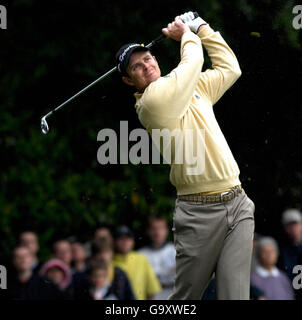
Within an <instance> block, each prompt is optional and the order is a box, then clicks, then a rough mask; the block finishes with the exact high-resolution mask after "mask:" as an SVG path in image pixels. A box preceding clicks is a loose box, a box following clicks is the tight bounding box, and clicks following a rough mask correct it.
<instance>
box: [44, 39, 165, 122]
mask: <svg viewBox="0 0 302 320" xmlns="http://www.w3.org/2000/svg"><path fill="white" fill-rule="evenodd" d="M165 38H166V37H165V36H164V35H163V34H161V35H160V36H159V37H157V38H156V39H154V40H153V41H151V42H150V43H149V44H148V45H146V47H147V48H151V47H152V46H154V45H155V44H157V43H158V42H160V41H162V40H164V39H165ZM116 70H117V67H114V68H112V69H110V70H109V71H107V72H106V73H105V74H103V75H102V76H100V77H99V78H98V79H96V80H94V81H93V82H91V83H90V84H89V85H88V86H86V87H85V88H83V89H82V90H81V91H79V92H78V93H76V94H75V95H73V96H72V97H70V98H69V99H68V100H66V101H64V102H63V103H61V104H60V105H59V106H57V107H56V108H55V109H53V110H52V111H50V112H49V113H47V114H46V115H45V118H47V117H48V116H50V115H51V114H53V113H54V112H56V111H58V110H59V109H61V108H62V107H64V106H65V105H66V104H67V103H69V102H70V101H72V100H74V99H75V98H76V97H78V96H79V95H81V94H82V93H84V92H85V91H86V90H88V89H89V88H91V87H92V86H94V85H95V84H96V83H98V82H99V81H101V80H103V79H104V78H106V77H107V76H109V75H110V74H111V73H113V72H114V71H116Z"/></svg>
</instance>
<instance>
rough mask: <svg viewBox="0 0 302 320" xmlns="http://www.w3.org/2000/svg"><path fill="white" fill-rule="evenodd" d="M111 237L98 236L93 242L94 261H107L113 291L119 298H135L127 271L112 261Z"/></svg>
mask: <svg viewBox="0 0 302 320" xmlns="http://www.w3.org/2000/svg"><path fill="white" fill-rule="evenodd" d="M112 245H113V244H112V242H111V240H110V239H107V238H98V239H95V240H94V241H93V243H92V247H91V248H92V252H91V253H92V255H91V260H92V262H100V261H105V262H106V263H107V265H108V276H109V281H110V282H111V283H112V292H113V293H114V294H115V295H116V296H117V298H118V299H119V300H135V299H136V298H135V295H134V293H133V290H132V287H131V284H130V281H129V279H128V277H127V275H126V273H125V272H124V271H123V270H122V269H120V268H119V267H116V266H114V265H113V263H112V258H113V254H114V252H113V247H112Z"/></svg>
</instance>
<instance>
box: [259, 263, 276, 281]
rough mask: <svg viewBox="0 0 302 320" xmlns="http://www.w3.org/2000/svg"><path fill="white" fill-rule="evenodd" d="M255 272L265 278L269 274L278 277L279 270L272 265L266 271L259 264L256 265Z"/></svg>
mask: <svg viewBox="0 0 302 320" xmlns="http://www.w3.org/2000/svg"><path fill="white" fill-rule="evenodd" d="M256 272H257V273H258V274H259V275H260V276H261V277H263V278H267V277H269V276H272V277H278V276H279V270H278V269H277V268H276V267H273V269H272V270H271V271H268V270H267V269H264V268H263V267H261V266H259V265H258V266H257V267H256Z"/></svg>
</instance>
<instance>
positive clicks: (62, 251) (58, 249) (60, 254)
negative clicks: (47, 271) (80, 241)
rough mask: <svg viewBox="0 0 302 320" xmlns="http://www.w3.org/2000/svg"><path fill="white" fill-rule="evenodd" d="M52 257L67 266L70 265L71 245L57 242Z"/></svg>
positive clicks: (65, 242)
mask: <svg viewBox="0 0 302 320" xmlns="http://www.w3.org/2000/svg"><path fill="white" fill-rule="evenodd" d="M54 249H55V250H54V255H55V257H56V258H58V259H60V260H62V261H63V262H65V263H66V264H67V265H70V263H71V260H72V252H71V245H70V243H69V242H67V241H64V240H63V241H58V242H57V243H56V244H55V248H54Z"/></svg>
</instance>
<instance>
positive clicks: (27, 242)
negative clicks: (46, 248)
mask: <svg viewBox="0 0 302 320" xmlns="http://www.w3.org/2000/svg"><path fill="white" fill-rule="evenodd" d="M20 245H21V246H24V247H27V248H28V249H29V250H30V251H31V252H32V253H33V254H36V253H37V252H38V250H39V242H38V238H37V236H36V234H35V233H33V232H23V233H22V234H21V236H20Z"/></svg>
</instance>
